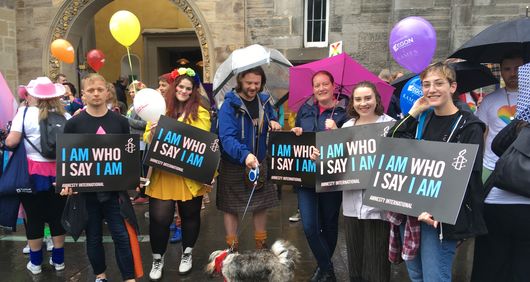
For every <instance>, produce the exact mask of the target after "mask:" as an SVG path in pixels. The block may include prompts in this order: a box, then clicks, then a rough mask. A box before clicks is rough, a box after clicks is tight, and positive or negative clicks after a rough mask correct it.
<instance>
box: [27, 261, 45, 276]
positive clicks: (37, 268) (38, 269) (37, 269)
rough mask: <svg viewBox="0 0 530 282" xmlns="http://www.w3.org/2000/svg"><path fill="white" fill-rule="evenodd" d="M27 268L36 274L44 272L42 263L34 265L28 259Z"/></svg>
mask: <svg viewBox="0 0 530 282" xmlns="http://www.w3.org/2000/svg"><path fill="white" fill-rule="evenodd" d="M26 268H27V269H28V270H29V271H31V273H33V274H35V275H36V274H39V273H41V272H42V268H41V267H40V265H34V264H33V263H31V261H28V264H27V265H26Z"/></svg>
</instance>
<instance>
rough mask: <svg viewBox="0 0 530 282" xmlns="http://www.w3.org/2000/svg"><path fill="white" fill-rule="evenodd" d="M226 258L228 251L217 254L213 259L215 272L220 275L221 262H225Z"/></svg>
mask: <svg viewBox="0 0 530 282" xmlns="http://www.w3.org/2000/svg"><path fill="white" fill-rule="evenodd" d="M226 256H228V251H223V252H222V253H221V254H219V255H218V256H217V257H216V258H215V272H217V273H219V274H221V275H222V273H221V269H222V268H223V261H224V260H225V258H226Z"/></svg>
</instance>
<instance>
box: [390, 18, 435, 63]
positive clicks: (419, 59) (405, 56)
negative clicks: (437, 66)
mask: <svg viewBox="0 0 530 282" xmlns="http://www.w3.org/2000/svg"><path fill="white" fill-rule="evenodd" d="M388 47H389V49H390V53H391V54H392V57H393V58H394V60H396V62H397V63H398V64H399V65H401V66H402V67H404V68H406V69H408V70H409V71H411V72H413V73H420V72H421V71H423V70H424V69H425V68H426V67H427V66H428V65H429V64H430V63H431V60H432V58H433V56H434V51H435V50H436V31H435V30H434V27H433V26H432V25H431V23H430V22H428V21H427V20H425V19H424V18H421V17H407V18H405V19H403V20H401V21H400V22H398V23H397V24H396V25H395V26H394V28H392V31H391V32H390V38H389V40H388Z"/></svg>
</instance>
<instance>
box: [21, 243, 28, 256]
mask: <svg viewBox="0 0 530 282" xmlns="http://www.w3.org/2000/svg"><path fill="white" fill-rule="evenodd" d="M29 250H30V249H29V244H26V246H25V247H24V248H23V249H22V253H23V254H25V255H27V254H29Z"/></svg>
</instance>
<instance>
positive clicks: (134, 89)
mask: <svg viewBox="0 0 530 282" xmlns="http://www.w3.org/2000/svg"><path fill="white" fill-rule="evenodd" d="M125 48H127V59H129V67H130V68H131V75H132V77H133V78H134V75H133V67H132V61H131V51H130V48H129V46H126V47H125ZM132 82H134V80H133V81H132ZM132 82H131V84H132V86H133V91H134V95H136V83H132Z"/></svg>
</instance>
